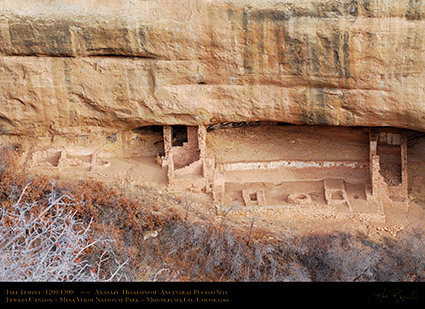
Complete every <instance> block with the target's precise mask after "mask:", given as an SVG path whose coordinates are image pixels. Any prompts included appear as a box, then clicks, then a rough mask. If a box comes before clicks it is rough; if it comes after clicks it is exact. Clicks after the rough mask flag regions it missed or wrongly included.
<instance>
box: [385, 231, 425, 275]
mask: <svg viewBox="0 0 425 309" xmlns="http://www.w3.org/2000/svg"><path fill="white" fill-rule="evenodd" d="M384 246H385V250H386V259H385V261H383V262H382V263H381V264H380V265H379V270H378V274H379V280H380V281H418V282H423V281H425V259H424V258H425V230H424V226H419V225H418V226H412V227H409V228H407V229H405V230H403V231H401V232H399V233H398V235H397V237H396V238H395V239H392V238H391V239H386V241H385V244H384Z"/></svg>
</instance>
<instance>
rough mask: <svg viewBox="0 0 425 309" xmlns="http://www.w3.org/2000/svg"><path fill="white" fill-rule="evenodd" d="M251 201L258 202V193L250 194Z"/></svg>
mask: <svg viewBox="0 0 425 309" xmlns="http://www.w3.org/2000/svg"><path fill="white" fill-rule="evenodd" d="M249 199H250V200H251V202H256V201H257V193H250V194H249Z"/></svg>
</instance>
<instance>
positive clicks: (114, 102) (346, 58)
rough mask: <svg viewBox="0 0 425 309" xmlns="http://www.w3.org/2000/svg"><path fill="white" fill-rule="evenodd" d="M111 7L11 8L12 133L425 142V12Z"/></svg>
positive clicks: (0, 25)
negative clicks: (304, 127)
mask: <svg viewBox="0 0 425 309" xmlns="http://www.w3.org/2000/svg"><path fill="white" fill-rule="evenodd" d="M98 4H99V2H98V1H92V2H90V3H86V2H84V1H61V2H60V3H55V4H45V3H43V2H41V1H35V2H34V1H18V2H16V1H4V4H3V7H2V9H1V10H0V39H1V42H2V44H1V45H0V70H1V71H2V72H3V73H4V74H2V77H1V82H0V96H1V97H0V98H1V101H2V103H3V104H2V107H1V109H0V113H1V114H0V115H1V117H0V127H1V128H2V132H8V133H9V134H12V135H13V134H15V135H34V134H35V135H45V134H56V135H61V134H62V135H73V134H78V133H81V132H96V131H97V130H106V131H119V130H129V129H132V128H136V127H139V126H141V125H153V124H158V125H172V124H184V125H210V124H214V123H223V122H238V121H280V122H288V123H293V124H309V125H337V126H367V127H375V126H391V127H398V128H407V129H413V130H419V131H425V121H424V120H425V109H424V107H423V100H424V98H425V88H424V87H423V86H422V85H423V84H424V83H423V82H424V79H425V75H424V68H425V60H424V59H425V55H424V52H425V48H424V46H425V45H424V44H425V40H424V36H423V31H422V29H423V16H425V15H424V14H425V5H424V4H420V3H416V2H414V3H413V2H407V1H405V2H402V3H400V2H399V1H389V2H388V3H387V2H386V3H385V4H383V3H381V1H369V0H368V1H366V0H364V1H352V0H341V1H314V0H311V1H201V0H186V1H124V0H123V1H119V2H117V3H114V4H109V5H105V6H99V5H98ZM176 8H178V10H177V9H176Z"/></svg>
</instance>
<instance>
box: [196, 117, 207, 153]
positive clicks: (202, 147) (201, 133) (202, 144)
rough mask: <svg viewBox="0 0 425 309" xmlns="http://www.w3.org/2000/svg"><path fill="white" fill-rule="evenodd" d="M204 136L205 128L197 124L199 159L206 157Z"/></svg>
mask: <svg viewBox="0 0 425 309" xmlns="http://www.w3.org/2000/svg"><path fill="white" fill-rule="evenodd" d="M206 136H207V128H206V127H205V126H203V125H200V126H198V147H199V150H200V157H201V160H205V157H206V147H207V146H206Z"/></svg>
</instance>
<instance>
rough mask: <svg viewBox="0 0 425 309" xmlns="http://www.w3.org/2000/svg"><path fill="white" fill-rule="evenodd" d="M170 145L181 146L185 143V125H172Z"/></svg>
mask: <svg viewBox="0 0 425 309" xmlns="http://www.w3.org/2000/svg"><path fill="white" fill-rule="evenodd" d="M171 134H172V146H173V147H175V146H183V143H187V127H186V126H172V127H171Z"/></svg>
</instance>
